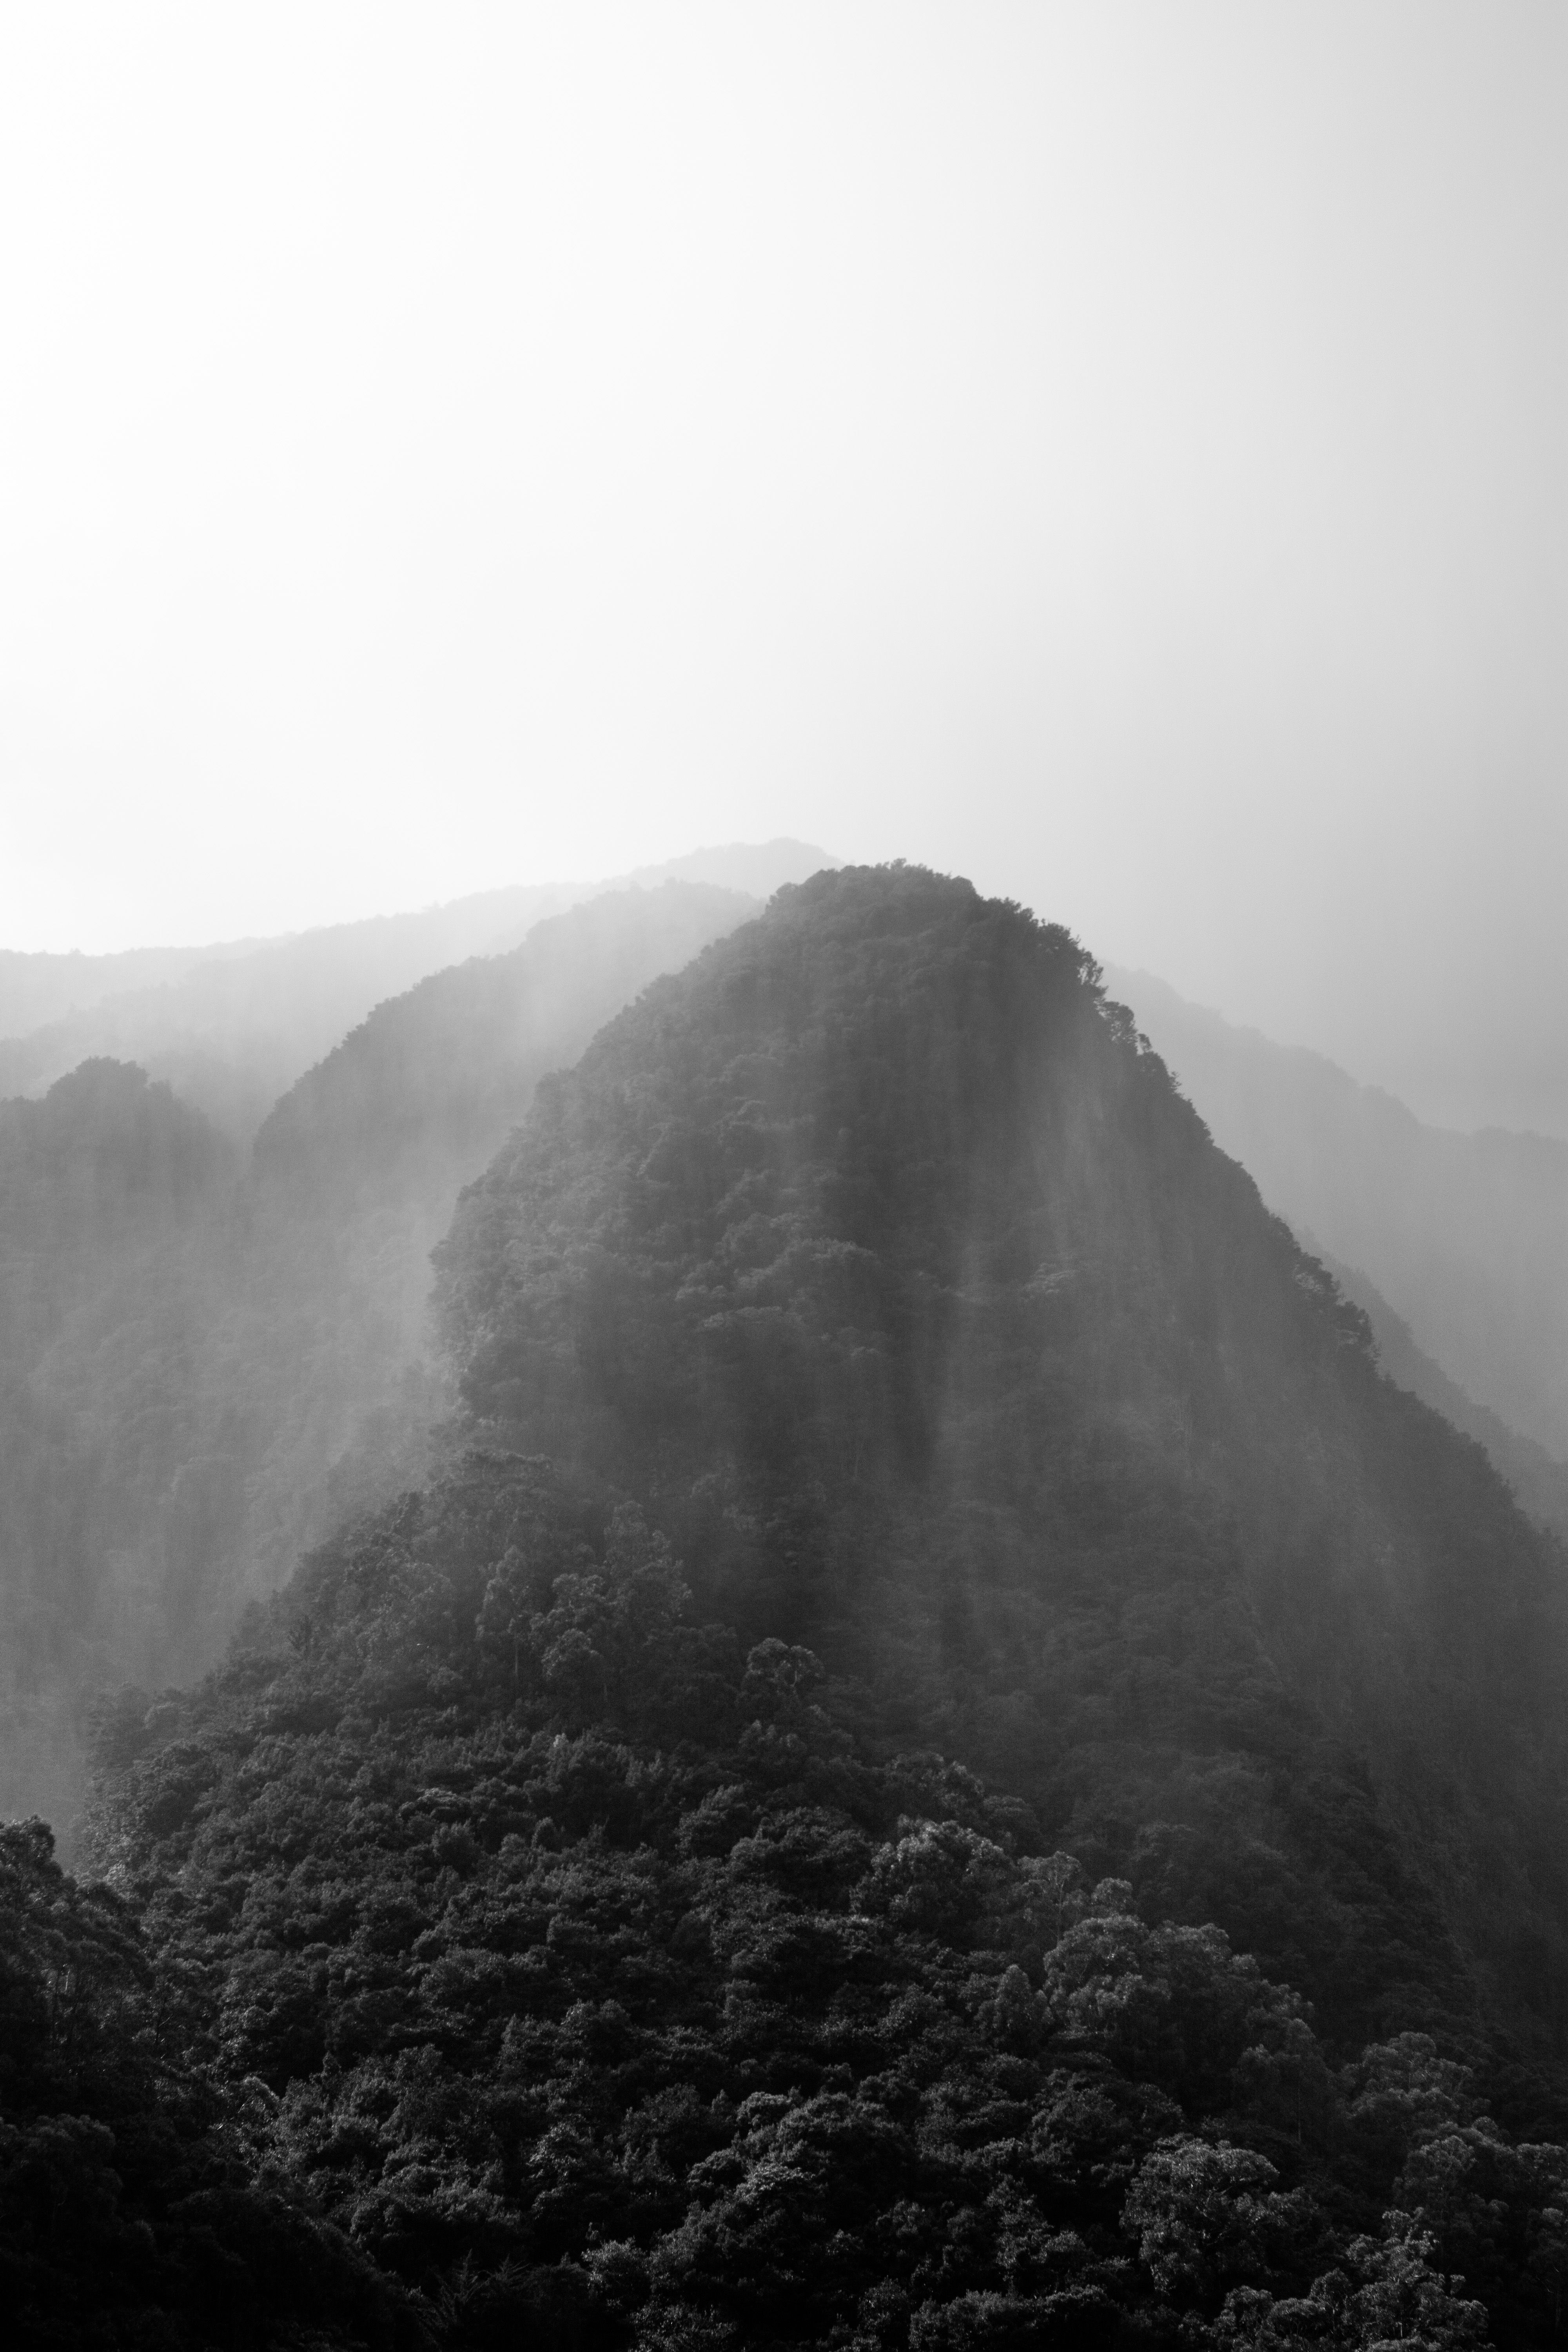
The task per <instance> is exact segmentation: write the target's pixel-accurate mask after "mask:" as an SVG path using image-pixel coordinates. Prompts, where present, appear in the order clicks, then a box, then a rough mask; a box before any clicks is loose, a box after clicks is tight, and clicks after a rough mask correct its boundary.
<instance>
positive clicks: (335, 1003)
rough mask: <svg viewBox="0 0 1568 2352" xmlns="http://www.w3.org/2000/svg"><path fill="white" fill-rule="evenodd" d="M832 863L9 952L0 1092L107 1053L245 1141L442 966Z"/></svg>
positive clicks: (585, 885) (764, 889) (528, 891)
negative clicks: (214, 941) (198, 942)
mask: <svg viewBox="0 0 1568 2352" xmlns="http://www.w3.org/2000/svg"><path fill="white" fill-rule="evenodd" d="M831 863H832V861H831V859H829V858H828V857H827V856H826V854H825V853H824V852H823V851H821V850H819V849H815V848H812V847H811V846H809V845H807V844H805V843H804V842H798V841H785V840H778V841H771V842H765V843H759V844H735V845H731V846H730V847H724V848H712V849H701V850H695V851H693V852H691V853H690V854H689V856H684V857H676V858H671V859H669V860H668V861H667V863H666V864H664V865H663V866H648V867H645V868H642V869H641V870H639V871H638V872H637V873H636V874H632V875H624V876H621V877H617V878H616V879H614V880H605V881H597V882H577V883H548V884H542V885H532V884H528V885H516V886H512V887H508V888H504V889H495V890H486V891H480V892H478V893H476V894H475V895H473V896H471V897H469V898H456V899H452V900H450V901H449V902H448V903H447V904H446V905H444V906H436V907H427V908H423V909H421V910H419V911H418V912H416V913H408V914H401V915H384V916H377V917H375V918H374V919H370V920H367V921H362V922H353V923H335V924H329V925H327V926H324V927H323V928H321V929H316V930H310V931H302V932H299V933H297V934H295V935H293V936H291V937H288V938H284V939H276V940H238V941H234V942H231V943H229V944H227V945H226V946H222V947H214V948H198V949H146V950H136V951H134V952H132V953H131V954H127V955H110V956H80V955H18V954H16V953H14V952H13V953H10V954H6V955H3V956H0V1096H6V1095H14V1094H35V1093H37V1092H39V1091H41V1090H42V1089H43V1088H45V1087H47V1086H49V1085H51V1084H52V1083H53V1081H54V1080H55V1079H56V1078H57V1077H60V1076H64V1075H65V1074H66V1073H67V1072H68V1071H69V1070H72V1069H74V1068H76V1066H78V1064H79V1063H80V1062H82V1061H84V1060H86V1059H88V1058H89V1056H92V1055H111V1056H113V1057H114V1058H116V1059H118V1060H121V1061H131V1062H135V1063H136V1064H138V1065H139V1066H141V1067H142V1068H143V1069H145V1070H147V1071H148V1072H149V1073H150V1074H151V1075H152V1076H154V1077H161V1078H166V1079H167V1080H168V1081H169V1082H170V1084H171V1085H172V1086H173V1087H174V1090H175V1092H176V1093H177V1094H179V1095H180V1097H182V1099H183V1100H184V1101H186V1102H189V1103H192V1104H194V1105H195V1106H196V1107H197V1108H200V1109H202V1110H204V1111H205V1112H206V1114H207V1115H208V1117H209V1118H212V1119H214V1120H215V1121H216V1123H217V1125H218V1126H219V1127H221V1128H222V1129H224V1131H225V1132H226V1134H228V1135H230V1136H231V1137H233V1139H235V1140H236V1141H237V1142H238V1143H239V1144H241V1145H242V1146H243V1145H247V1144H248V1143H249V1141H250V1139H251V1137H252V1136H253V1135H254V1134H255V1132H256V1129H257V1128H258V1126H259V1124H260V1122H261V1120H262V1119H263V1118H265V1117H266V1115H267V1113H268V1110H269V1109H270V1108H271V1106H272V1105H273V1103H274V1102H276V1101H277V1099H278V1097H279V1095H281V1094H283V1093H284V1092H285V1091H286V1090H287V1088H289V1087H291V1086H292V1085H293V1084H294V1082H295V1080H296V1079H297V1078H299V1077H300V1076H301V1075H302V1074H303V1072H305V1071H306V1070H308V1069H309V1068H310V1066H312V1065H313V1064H314V1063H316V1062H318V1061H320V1060H321V1057H322V1055H325V1054H328V1053H330V1052H331V1050H332V1048H333V1047H334V1046H335V1045H337V1044H338V1043H339V1041H340V1040H341V1039H342V1038H343V1037H344V1036H346V1035H347V1034H348V1032H349V1031H350V1030H351V1029H353V1028H354V1027H355V1026H356V1025H357V1024H359V1023H360V1022H361V1021H363V1019H364V1018H365V1017H366V1015H367V1014H368V1013H370V1012H371V1010H372V1008H373V1007H374V1006H375V1005H376V1004H379V1003H382V1002H383V1001H384V999H385V998H387V997H391V996H397V995H401V994H402V993H403V992H405V991H406V990H407V989H409V988H412V987H413V986H414V985H415V984H416V982H418V981H420V980H423V979H426V977H427V976H428V975H429V974H430V973H432V972H435V971H442V970H444V969H445V968H446V967H447V966H448V965H451V964H454V963H458V962H461V961H465V960H466V959H468V958H469V957H472V956H478V955H498V954H502V953H504V952H506V951H507V950H510V949H511V948H514V947H516V946H518V945H519V944H520V943H521V941H522V940H524V939H525V938H526V937H527V935H528V933H529V931H530V930H531V929H532V928H533V926H534V924H535V923H537V922H540V921H542V919H544V917H546V916H547V915H552V914H556V913H559V912H561V911H562V910H563V909H564V908H568V907H571V906H574V905H577V904H580V903H581V902H583V901H584V900H586V899H589V898H595V897H598V896H600V895H601V894H603V893H604V892H605V891H618V890H623V889H625V888H626V887H628V886H633V885H635V886H640V887H649V886H657V885H658V884H659V883H661V882H664V881H678V882H694V883H706V884H709V885H710V886H712V887H717V888H721V889H733V890H741V891H744V892H746V893H748V894H749V895H752V896H754V897H757V898H766V897H767V895H768V893H769V892H770V891H772V890H775V889H776V888H777V887H779V885H780V883H782V882H792V881H799V880H802V879H803V878H804V877H805V876H806V875H807V874H812V873H815V872H816V870H817V868H818V867H819V866H826V865H830V864H831Z"/></svg>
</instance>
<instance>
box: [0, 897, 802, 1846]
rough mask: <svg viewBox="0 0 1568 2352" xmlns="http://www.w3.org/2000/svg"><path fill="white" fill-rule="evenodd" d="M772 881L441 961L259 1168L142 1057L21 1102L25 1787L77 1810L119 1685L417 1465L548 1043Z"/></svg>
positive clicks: (7, 1551) (9, 1652) (0, 1407)
mask: <svg viewBox="0 0 1568 2352" xmlns="http://www.w3.org/2000/svg"><path fill="white" fill-rule="evenodd" d="M754 862H755V861H754V860H753V864H754ZM756 904H757V902H756V900H755V899H753V898H749V897H746V896H744V895H742V894H741V893H739V892H736V891H733V890H727V889H724V888H721V887H717V886H715V885H712V884H709V883H700V882H690V881H667V882H663V883H659V884H655V885H650V886H649V887H637V888H632V889H627V890H623V891H618V892H605V893H599V894H596V895H595V896H594V897H592V898H588V899H586V900H585V901H584V903H583V904H581V905H580V906H578V907H576V908H572V909H570V910H568V911H566V912H564V913H563V914H559V915H556V916H552V917H549V918H546V919H544V920H543V921H542V922H541V923H538V924H535V925H534V926H533V927H532V928H531V929H530V931H529V933H528V936H527V938H526V939H525V940H524V941H523V942H522V944H521V946H519V947H517V948H514V949H511V950H509V951H508V952H506V953H504V954H500V955H497V956H490V957H483V958H478V959H471V960H469V961H467V962H464V963H460V964H457V965H454V966H452V967H450V968H449V969H447V970H446V971H441V972H438V973H436V974H434V975H432V976H430V977H429V978H427V979H426V980H424V981H422V982H418V983H417V984H416V986H415V987H414V988H413V989H412V990H410V991H407V992H404V993H403V994H401V995H398V996H395V997H392V998H390V999H388V1000H387V1001H385V1002H384V1003H381V1004H379V1005H378V1006H377V1007H376V1008H375V1010H374V1012H373V1013H371V1014H370V1016H369V1017H368V1018H367V1019H366V1020H365V1021H363V1023H362V1024H360V1025H359V1026H358V1027H357V1028H356V1029H354V1030H353V1031H352V1032H351V1033H350V1034H349V1035H348V1036H347V1037H346V1038H343V1039H342V1041H341V1042H335V1043H334V1046H333V1049H332V1050H331V1052H330V1053H329V1054H328V1055H326V1056H325V1058H324V1059H323V1060H322V1061H321V1062H320V1063H319V1064H318V1065H317V1066H316V1067H315V1068H314V1069H312V1070H311V1071H310V1072H308V1073H307V1074H306V1075H305V1076H303V1077H302V1078H300V1080H299V1081H298V1082H297V1083H296V1085H295V1086H294V1087H293V1088H292V1089H291V1090H290V1091H289V1093H288V1094H286V1095H285V1096H284V1097H283V1098H282V1099H281V1101H279V1103H278V1104H277V1105H276V1106H275V1108H273V1110H272V1112H271V1114H270V1116H269V1117H268V1118H267V1119H266V1120H265V1121H264V1122H263V1126H262V1129H261V1133H260V1135H259V1137H258V1141H257V1144H256V1147H255V1150H254V1151H253V1152H252V1154H251V1155H250V1159H249V1166H248V1169H247V1165H246V1162H245V1160H243V1159H242V1158H241V1156H240V1154H239V1153H238V1152H237V1150H235V1148H234V1146H233V1145H232V1143H230V1142H229V1141H228V1139H226V1138H225V1137H224V1136H223V1135H222V1134H220V1133H219V1132H218V1131H217V1130H216V1129H215V1127H214V1126H213V1124H212V1123H211V1122H210V1121H209V1120H208V1119H207V1118H205V1117H204V1115H203V1114H202V1113H201V1112H200V1111H199V1110H197V1109H195V1108H192V1107H191V1106H189V1105H188V1104H186V1103H185V1102H184V1101H182V1100H180V1099H179V1098H178V1097H176V1096H175V1095H174V1093H173V1092H172V1091H171V1089H170V1087H169V1086H168V1085H167V1084H166V1083H164V1082H162V1081H149V1079H148V1077H147V1076H146V1074H145V1073H144V1072H143V1071H142V1069H140V1068H139V1067H137V1066H133V1065H131V1064H128V1063H126V1062H123V1061H117V1060H113V1059H110V1058H107V1057H103V1056H100V1057H98V1058H96V1059H91V1060H89V1061H88V1062H86V1063H84V1064H83V1065H82V1066H80V1067H79V1069H78V1070H77V1071H75V1072H74V1073H73V1074H71V1075H69V1076H66V1077H64V1078H62V1079H59V1080H58V1081H57V1082H56V1084H55V1085H54V1086H53V1087H51V1088H50V1089H49V1090H48V1092H47V1095H46V1096H45V1097H43V1098H42V1099H40V1100H32V1099H27V1098H18V1099H15V1100H12V1101H9V1102H0V1318H3V1326H4V1329H5V1340H6V1349H5V1365H4V1367H3V1368H0V1538H3V1542H0V1633H4V1636H5V1641H4V1651H3V1655H4V1662H5V1664H4V1673H5V1681H4V1683H3V1684H0V1702H3V1704H0V1810H5V1811H17V1810H20V1811H29V1810H33V1809H36V1808H40V1807H42V1808H45V1809H47V1811H50V1812H51V1813H52V1814H54V1816H55V1817H56V1819H57V1820H58V1821H59V1822H62V1823H68V1821H69V1819H70V1817H71V1815H72V1813H73V1812H74V1810H75V1800H74V1797H73V1793H72V1791H73V1790H74V1789H75V1788H76V1786H77V1783H78V1780H79V1772H80V1767H81V1748H80V1733H81V1730H82V1721H81V1716H80V1708H81V1705H82V1703H83V1702H84V1700H85V1697H86V1695H87V1694H88V1693H89V1691H90V1690H91V1689H92V1688H93V1687H94V1686H95V1685H107V1684H112V1683H114V1682H115V1681H118V1680H122V1679H124V1678H126V1677H128V1676H129V1677H132V1678H133V1679H137V1680H142V1681H145V1682H149V1683H152V1684H153V1685H156V1684H158V1683H161V1682H165V1681H167V1680H168V1679H170V1677H171V1676H174V1675H186V1674H189V1673H191V1672H193V1671H195V1670H197V1669H198V1668H199V1667H200V1666H201V1665H202V1664H205V1662H206V1661H207V1660H209V1659H210V1658H211V1657H212V1656H213V1655H214V1654H215V1653H216V1650H217V1649H219V1648H220V1647H221V1645H222V1643H223V1642H224V1640H225V1639H226V1635H227V1633H228V1631H229V1629H230V1627H231V1625H232V1623H233V1622H234V1617H235V1614H236V1612H237V1610H238V1609H239V1608H240V1607H241V1606H242V1605H243V1603H244V1601H246V1599H247V1597H249V1596H250V1595H252V1594H254V1593H255V1592H257V1591H266V1590H268V1589H269V1588H270V1587H271V1586H272V1585H274V1584H276V1583H278V1582H279V1581H281V1580H283V1579H284V1578H285V1577H286V1576H287V1575H288V1574H289V1571H290V1570H291V1569H292V1566H293V1564H294V1561H295V1559H296V1558H297V1556H298V1554H299V1552H300V1549H301V1548H302V1547H304V1546H306V1545H308V1544H310V1542H312V1541H316V1540H319V1539H320V1538H321V1536H322V1535H323V1534H325V1533H327V1532H328V1531H329V1530H330V1529H331V1527H332V1526H334V1525H335V1524H336V1523H337V1522H338V1521H339V1520H340V1519H341V1518H342V1517H343V1516H344V1515H345V1514H346V1513H351V1512H353V1510H355V1509H363V1508H364V1507H367V1506H368V1505H369V1504H371V1503H373V1502H374V1501H376V1500H378V1499H379V1498H380V1497H381V1496H383V1495H384V1494H385V1493H388V1492H391V1491H395V1488H396V1487H397V1486H398V1485H400V1484H408V1483H410V1482H411V1481H413V1480H415V1479H416V1478H417V1477H418V1476H419V1475H423V1471H424V1467H425V1465H426V1453H427V1444H428V1435H429V1431H430V1427H431V1424H432V1423H433V1422H434V1421H436V1420H437V1418H439V1416H440V1415H441V1414H442V1413H443V1412H445V1411H446V1410H447V1396H446V1391H445V1390H444V1387H443V1383H442V1381H441V1378H440V1376H439V1374H438V1372H437V1370H436V1368H435V1366H434V1365H433V1364H432V1361H431V1359H430V1351H429V1349H428V1346H427V1344H426V1328H425V1311H426V1297H427V1295H428V1292H429V1287H430V1268H429V1252H430V1249H431V1247H432V1245H433V1244H434V1243H435V1242H436V1241H437V1239H438V1238H439V1236H440V1235H441V1234H442V1233H444V1232H445V1230H446V1228H447V1224H448V1223H449V1221H450V1216H451V1212H452V1208H453V1204H454V1202H455V1201H456V1199H457V1196H458V1191H459V1189H460V1187H461V1186H462V1185H463V1184H464V1183H465V1182H466V1181H468V1179H469V1178H470V1177H472V1176H473V1175H474V1174H476V1173H477V1172H478V1171H479V1170H481V1169H482V1168H483V1166H484V1165H485V1163H486V1161H487V1160H489V1157H490V1156H491V1155H492V1153H493V1152H494V1151H495V1150H496V1149H497V1147H498V1146H499V1145H500V1143H501V1141H502V1140H503V1139H504V1138H505V1136H506V1134H507V1132H508V1130H509V1129H510V1127H511V1126H512V1125H513V1124H514V1122H515V1121H516V1120H517V1119H518V1118H520V1117H521V1115H522V1113H523V1112H524V1110H525V1109H526V1108H527V1106H528V1103H529V1100H530V1099H531V1094H532V1090H533V1087H534V1085H535V1084H536V1082H537V1081H538V1079H539V1077H540V1076H542V1074H543V1073H544V1072H545V1071H547V1070H549V1069H551V1068H553V1067H557V1066H560V1065H561V1064H562V1063H563V1062H570V1061H571V1060H573V1059H574V1057H575V1056H576V1055H578V1054H579V1053H580V1052H581V1051H582V1049H583V1047H584V1045H586V1044H587V1042H588V1040H589V1038H590V1037H591V1036H592V1035H593V1034H594V1033H595V1030H597V1029H598V1028H599V1027H600V1026H601V1025H602V1024H603V1023H604V1022H605V1020H607V1019H608V1018H609V1017H610V1015H611V1014H612V1013H615V1012H616V1011H617V1010H618V1009H619V1007H620V1006H621V1005H622V1004H623V1003H626V1001H627V999H628V998H631V997H635V996H636V994H637V992H638V990H639V989H640V988H642V987H643V986H645V985H646V984H647V982H648V981H650V980H652V979H653V978H654V977H655V976H656V975H657V974H658V972H660V971H666V970H668V969H669V968H671V967H672V966H679V965H680V964H683V963H685V962H687V961H689V958H690V957H691V956H692V955H693V954H695V953H696V952H697V950H699V949H700V948H701V947H702V946H703V945H704V944H705V943H706V942H707V941H708V940H710V939H712V938H713V937H714V936H715V935H716V934H718V933H719V932H721V931H723V930H724V929H729V928H732V927H733V925H734V924H735V923H737V922H738V921H740V920H742V919H743V918H744V917H745V916H746V915H748V914H750V913H752V912H753V911H754V910H755V908H756ZM492 911H493V910H492ZM514 911H515V908H514ZM362 977H363V971H362Z"/></svg>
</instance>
